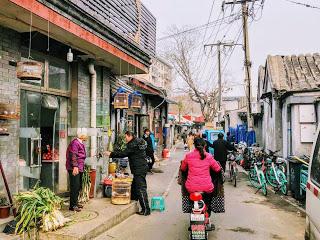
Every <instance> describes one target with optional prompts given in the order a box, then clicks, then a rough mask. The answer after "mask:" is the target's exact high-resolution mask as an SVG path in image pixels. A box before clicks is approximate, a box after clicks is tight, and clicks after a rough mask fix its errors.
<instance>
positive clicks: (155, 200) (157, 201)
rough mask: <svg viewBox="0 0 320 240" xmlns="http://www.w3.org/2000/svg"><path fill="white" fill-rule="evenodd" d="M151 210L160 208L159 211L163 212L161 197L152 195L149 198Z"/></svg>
mask: <svg viewBox="0 0 320 240" xmlns="http://www.w3.org/2000/svg"><path fill="white" fill-rule="evenodd" d="M153 210H160V212H163V211H164V210H165V205H164V198H163V197H152V198H151V211H153Z"/></svg>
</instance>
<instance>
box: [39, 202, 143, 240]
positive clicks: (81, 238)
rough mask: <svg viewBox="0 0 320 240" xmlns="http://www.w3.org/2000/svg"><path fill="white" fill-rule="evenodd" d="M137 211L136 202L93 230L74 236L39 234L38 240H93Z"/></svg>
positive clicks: (106, 219) (52, 233)
mask: <svg viewBox="0 0 320 240" xmlns="http://www.w3.org/2000/svg"><path fill="white" fill-rule="evenodd" d="M136 210H137V202H133V203H130V204H129V205H128V207H127V208H125V209H124V210H122V211H120V212H118V213H116V214H115V215H113V216H111V217H110V218H108V217H106V218H105V220H104V221H103V222H102V223H101V224H99V225H98V226H96V227H95V228H93V229H91V230H90V231H88V232H86V233H84V234H82V235H78V236H74V235H71V234H67V233H60V234H59V233H57V232H50V233H40V240H86V239H94V238H95V237H97V236H99V235H101V234H102V233H104V232H106V231H108V230H109V229H111V228H113V227H114V226H116V225H118V224H119V223H121V222H123V221H124V220H126V219H127V218H129V217H130V216H131V215H133V214H135V213H136Z"/></svg>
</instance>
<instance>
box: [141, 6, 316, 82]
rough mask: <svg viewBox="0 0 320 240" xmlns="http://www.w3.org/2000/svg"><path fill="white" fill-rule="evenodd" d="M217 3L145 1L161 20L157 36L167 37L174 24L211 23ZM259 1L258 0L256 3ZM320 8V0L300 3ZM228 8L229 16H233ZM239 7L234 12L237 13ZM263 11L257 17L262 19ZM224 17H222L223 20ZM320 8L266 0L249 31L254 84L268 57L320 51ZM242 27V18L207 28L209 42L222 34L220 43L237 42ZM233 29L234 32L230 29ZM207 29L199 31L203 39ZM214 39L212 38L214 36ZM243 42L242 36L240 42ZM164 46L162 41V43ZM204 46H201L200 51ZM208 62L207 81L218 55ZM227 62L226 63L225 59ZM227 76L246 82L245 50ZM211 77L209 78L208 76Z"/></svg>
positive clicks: (233, 59) (232, 60) (237, 51)
mask: <svg viewBox="0 0 320 240" xmlns="http://www.w3.org/2000/svg"><path fill="white" fill-rule="evenodd" d="M212 1H213V0H143V2H144V4H145V5H146V6H147V7H148V9H149V10H150V11H151V12H152V13H153V14H154V16H155V17H156V18H157V37H158V38H160V37H163V36H166V35H167V31H168V27H169V26H171V25H177V26H178V27H182V26H189V27H193V26H198V25H202V24H206V23H207V21H208V17H209V13H210V8H211V5H212ZM256 1H258V0H256ZM296 1H300V2H305V3H309V4H311V5H314V6H318V7H320V0H296ZM221 2H222V1H221V0H216V1H215V5H214V10H213V14H212V17H211V19H210V21H214V20H215V19H217V18H218V16H219V14H220V11H221ZM230 11H231V9H227V10H226V12H225V16H227V15H229V14H230ZM237 11H238V9H237V8H235V9H234V10H233V13H235V12H237ZM259 14H260V12H259V13H258V14H257V17H256V18H259V17H260V15H259ZM221 16H222V15H220V17H221ZM319 23H320V9H311V8H307V7H303V6H299V5H295V4H292V3H289V2H287V1H285V0H265V4H264V9H263V15H262V17H261V19H260V20H258V21H253V22H252V23H251V24H250V28H249V39H250V52H251V60H252V63H253V71H252V76H253V81H255V82H256V79H257V69H258V67H259V65H261V64H264V63H265V60H266V57H267V55H269V54H271V55H278V54H279V55H292V54H306V53H315V52H320V28H319ZM240 27H241V19H240V20H238V21H235V22H234V23H233V24H232V25H230V24H227V23H226V24H222V25H221V27H220V31H219V32H218V27H211V28H208V29H207V33H206V39H207V40H208V41H206V42H205V43H211V42H212V41H213V40H214V36H215V35H216V32H218V34H217V37H216V41H217V40H220V39H222V38H223V36H224V35H226V36H225V37H224V38H223V39H224V40H234V39H235V36H236V35H237V32H238V30H239V29H240ZM228 28H230V30H228ZM204 32H205V31H204V30H202V31H201V32H199V33H198V34H199V37H200V36H201V37H200V38H201V39H202V36H203V35H204ZM210 36H212V37H210ZM238 42H239V43H242V36H241V38H240V39H239V41H238ZM158 45H159V46H160V47H161V42H160V43H159V44H158ZM202 49H203V47H202V46H199V50H198V51H199V52H200V50H202ZM211 55H212V57H210V58H209V59H208V61H206V59H207V57H203V62H202V63H201V64H200V65H201V66H205V65H204V63H205V62H207V64H206V65H207V66H208V67H206V70H205V73H204V74H203V75H204V77H203V78H204V79H206V78H212V76H210V74H211V75H212V72H216V71H217V70H216V68H215V69H214V70H213V66H214V65H215V63H216V62H217V60H216V56H214V55H213V54H211ZM201 60H202V59H201ZM225 62H226V60H225ZM225 72H227V73H229V75H230V73H231V74H232V79H233V82H237V83H242V82H243V75H244V73H243V51H242V49H241V48H240V47H238V48H236V49H235V50H234V52H233V54H232V57H231V58H230V61H229V63H228V65H227V67H226V71H225ZM205 75H207V77H205Z"/></svg>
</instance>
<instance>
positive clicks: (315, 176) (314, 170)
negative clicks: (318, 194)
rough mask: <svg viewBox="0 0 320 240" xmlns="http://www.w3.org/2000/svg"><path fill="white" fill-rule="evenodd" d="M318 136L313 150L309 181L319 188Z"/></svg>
mask: <svg viewBox="0 0 320 240" xmlns="http://www.w3.org/2000/svg"><path fill="white" fill-rule="evenodd" d="M319 150H320V135H319V136H318V140H317V145H316V147H315V150H314V154H313V159H312V165H311V175H310V177H311V181H312V182H313V183H314V184H316V185H317V186H318V187H320V151H319Z"/></svg>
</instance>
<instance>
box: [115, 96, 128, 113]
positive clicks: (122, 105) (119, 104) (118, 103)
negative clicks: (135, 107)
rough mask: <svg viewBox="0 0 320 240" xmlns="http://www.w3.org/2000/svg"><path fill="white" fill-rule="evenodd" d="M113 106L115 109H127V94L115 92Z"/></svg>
mask: <svg viewBox="0 0 320 240" xmlns="http://www.w3.org/2000/svg"><path fill="white" fill-rule="evenodd" d="M113 107H114V108H117V109H127V108H129V94H127V93H117V94H116V95H115V96H114V100H113Z"/></svg>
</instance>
